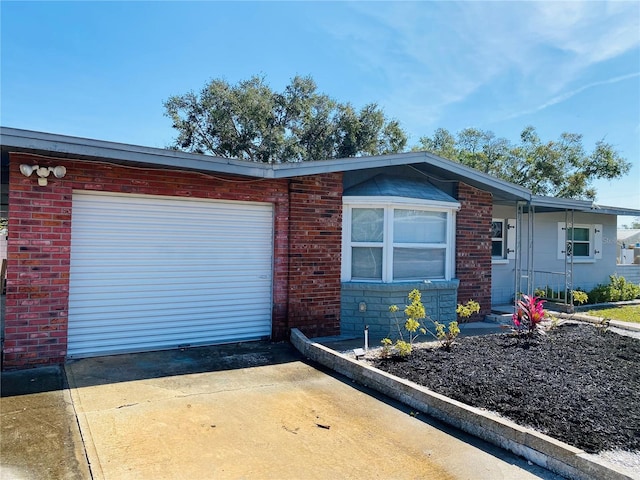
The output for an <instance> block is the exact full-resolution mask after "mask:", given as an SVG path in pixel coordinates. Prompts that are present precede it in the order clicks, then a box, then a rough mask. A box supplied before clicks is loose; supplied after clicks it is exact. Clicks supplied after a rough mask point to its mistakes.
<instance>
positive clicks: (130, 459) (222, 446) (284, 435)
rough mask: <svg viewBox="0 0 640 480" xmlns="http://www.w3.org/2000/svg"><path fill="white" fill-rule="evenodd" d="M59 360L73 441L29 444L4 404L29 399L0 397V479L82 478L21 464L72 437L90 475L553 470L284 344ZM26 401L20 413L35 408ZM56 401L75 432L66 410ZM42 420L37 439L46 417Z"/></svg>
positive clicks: (532, 475) (397, 475) (427, 474)
mask: <svg viewBox="0 0 640 480" xmlns="http://www.w3.org/2000/svg"><path fill="white" fill-rule="evenodd" d="M65 369H66V373H67V377H68V379H69V384H70V393H71V397H72V399H73V407H74V408H75V412H76V414H77V419H78V422H79V425H80V430H81V433H82V440H83V442H81V443H79V442H78V437H77V436H74V435H68V436H67V437H65V438H66V439H67V440H65V441H64V442H62V443H59V442H57V441H56V442H41V443H40V444H38V445H36V446H34V448H29V449H28V448H26V446H27V445H28V442H29V440H28V439H27V438H26V437H24V436H23V435H22V433H21V432H22V429H23V428H24V422H23V421H21V420H20V415H18V416H17V417H15V421H13V423H12V424H11V425H10V426H9V425H7V427H6V429H5V411H6V405H8V404H9V402H10V403H11V404H12V405H13V407H12V408H13V409H14V410H16V411H17V410H19V408H21V407H19V406H18V405H21V404H23V403H21V398H26V397H25V396H15V397H13V396H6V397H4V398H2V412H3V432H2V433H3V440H2V441H3V448H2V450H3V455H2V478H3V479H5V478H89V477H87V476H86V475H88V473H87V471H86V470H83V468H82V466H81V465H78V468H76V469H69V471H63V470H61V471H60V472H59V474H56V475H37V474H36V475H35V476H33V475H32V476H30V474H29V473H28V468H29V466H30V465H31V462H33V461H34V460H37V459H38V458H42V462H44V463H47V462H52V461H54V460H53V459H55V458H57V457H61V460H60V462H64V461H65V460H63V459H72V458H76V459H77V458H78V457H80V458H82V455H78V454H77V448H76V447H78V444H79V445H80V446H81V447H84V449H85V451H86V455H87V457H88V460H89V462H90V470H91V471H90V473H91V475H92V478H94V479H118V480H121V479H124V480H126V479H177V478H185V479H195V478H197V479H209V478H215V479H226V478H230V479H236V478H237V479H240V478H246V479H333V478H340V479H373V478H379V479H388V478H394V479H403V478H407V479H410V478H411V479H415V478H420V479H443V480H444V479H516V480H517V479H541V478H542V479H558V478H560V477H557V476H555V475H553V474H551V473H550V472H548V471H546V470H544V469H542V468H539V467H536V466H532V465H529V464H528V463H527V462H526V461H524V460H522V459H521V458H518V457H516V456H513V455H511V454H508V453H507V452H505V451H503V450H501V449H498V448H496V447H493V446H491V445H489V444H487V443H485V442H482V441H479V440H477V439H475V438H473V437H469V436H467V435H465V434H462V433H461V432H459V431H456V430H454V429H451V428H448V427H445V426H443V425H441V424H440V423H438V422H436V421H434V420H431V419H429V418H427V417H425V416H424V415H423V414H416V413H414V412H412V411H411V410H410V409H409V408H408V407H405V406H403V405H402V404H399V403H396V402H394V401H391V400H390V399H388V398H386V397H383V396H380V395H379V394H377V393H375V392H373V391H370V390H367V389H364V388H361V387H358V386H357V385H356V384H354V383H352V382H351V381H349V380H346V379H345V378H344V377H341V376H338V375H335V374H332V373H331V372H328V371H323V370H322V369H320V367H318V366H316V365H315V364H310V363H308V362H307V361H304V360H303V359H302V358H301V356H300V355H299V354H298V352H296V351H295V349H293V348H292V347H291V346H290V345H289V344H268V343H248V344H242V345H228V346H218V347H207V348H194V349H188V350H183V351H180V350H174V351H166V352H153V353H143V354H136V355H119V356H112V357H101V358H94V359H84V360H78V361H74V362H71V363H69V364H67V365H66V366H65ZM10 375H14V376H17V375H24V373H22V372H16V373H14V374H10ZM4 376H5V375H4V374H3V380H4ZM25 378H28V376H27V377H25ZM14 380H16V379H15V378H14ZM54 390H55V389H54ZM55 391H57V395H58V396H60V395H62V397H64V393H60V390H55ZM62 392H64V390H63V391H62ZM49 393H52V392H49ZM53 403H56V402H53ZM24 405H25V407H24V408H25V410H24V414H23V415H24V416H23V417H22V419H24V418H26V417H27V416H28V415H29V414H32V413H33V412H29V410H30V408H31V407H29V405H28V404H24ZM56 405H57V407H56V406H55V405H52V408H58V410H59V412H58V413H59V416H60V417H61V418H64V419H66V421H67V422H69V427H68V429H69V430H68V431H71V430H73V423H74V418H73V415H71V417H69V415H68V414H69V408H68V406H67V405H61V404H60V403H57V404H56ZM49 418H51V417H49ZM40 427H41V429H40V434H42V435H47V433H46V432H47V429H48V428H49V427H51V425H49V420H47V419H43V420H42V422H41V425H40ZM7 432H12V436H11V437H10V440H9V442H8V443H10V445H9V447H10V448H11V450H12V451H13V452H14V456H12V457H11V458H9V457H7V456H5V451H6V449H7V446H6V445H5V442H6V441H7V440H6V439H7V438H9V437H7V436H6V435H7ZM81 450H82V449H81ZM20 452H22V453H21V454H20ZM80 453H82V451H81V452H80ZM20 455H22V456H21V457H20ZM42 455H48V457H46V458H48V459H49V460H45V457H42ZM9 467H10V469H9ZM85 467H86V465H85ZM5 472H9V474H10V475H14V476H13V477H12V476H8V475H5Z"/></svg>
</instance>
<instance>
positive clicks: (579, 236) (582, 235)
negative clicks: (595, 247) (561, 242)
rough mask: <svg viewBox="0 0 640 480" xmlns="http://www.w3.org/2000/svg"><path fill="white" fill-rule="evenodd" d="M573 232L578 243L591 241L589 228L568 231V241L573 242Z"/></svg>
mask: <svg viewBox="0 0 640 480" xmlns="http://www.w3.org/2000/svg"><path fill="white" fill-rule="evenodd" d="M572 230H573V240H576V241H584V242H588V241H589V229H588V228H569V229H568V230H567V239H568V240H572V238H571V233H572Z"/></svg>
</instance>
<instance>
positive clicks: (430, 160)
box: [273, 152, 531, 201]
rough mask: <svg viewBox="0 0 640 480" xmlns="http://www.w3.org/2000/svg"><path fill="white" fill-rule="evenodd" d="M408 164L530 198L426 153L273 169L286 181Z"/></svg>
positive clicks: (512, 186)
mask: <svg viewBox="0 0 640 480" xmlns="http://www.w3.org/2000/svg"><path fill="white" fill-rule="evenodd" d="M411 164H428V165H431V166H433V167H435V168H438V169H441V170H445V171H447V172H449V173H451V174H453V175H454V176H456V177H458V179H461V180H462V181H464V182H465V183H469V184H470V185H472V186H477V187H480V188H482V189H487V190H489V191H492V190H493V191H501V192H504V193H507V194H510V195H512V196H514V197H516V198H518V199H520V200H525V201H528V200H529V199H530V198H531V192H530V191H529V190H528V189H526V188H524V187H521V186H519V185H516V184H513V183H510V182H507V181H505V180H500V179H498V178H494V177H492V176H491V175H487V174H486V173H482V172H480V171H478V170H475V169H473V168H470V167H467V166H465V165H462V164H461V163H458V162H453V161H451V160H447V159H446V158H442V157H438V156H437V155H433V154H431V153H428V152H407V153H394V154H389V155H376V156H371V157H349V158H338V159H333V160H320V161H314V162H300V163H281V164H277V165H273V169H274V175H275V178H289V177H297V176H303V175H315V174H321V173H333V172H347V171H353V170H364V169H368V168H380V167H389V166H401V165H411Z"/></svg>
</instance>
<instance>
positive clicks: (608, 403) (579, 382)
mask: <svg viewBox="0 0 640 480" xmlns="http://www.w3.org/2000/svg"><path fill="white" fill-rule="evenodd" d="M373 363H374V365H375V366H376V367H377V368H379V369H381V370H384V371H386V372H389V373H391V374H393V375H396V376H398V377H402V378H406V379H408V380H411V381H413V382H415V383H418V384H420V385H423V386H426V387H427V388H429V389H431V390H433V391H435V392H437V393H440V394H443V395H446V396H447V397H450V398H453V399H455V400H458V401H461V402H463V403H466V404H467V405H472V406H474V407H479V408H484V409H487V410H490V411H493V412H497V413H499V414H501V415H503V416H505V417H507V418H509V419H511V420H513V421H515V422H516V423H518V424H519V425H523V426H526V427H532V428H534V429H535V430H537V431H540V432H542V433H545V434H547V435H549V436H551V437H554V438H556V439H558V440H560V441H563V442H565V443H568V444H570V445H573V446H575V447H578V448H581V449H583V450H585V451H586V452H588V453H598V452H601V451H605V450H613V449H621V450H627V451H640V340H637V339H634V338H629V337H626V336H622V335H618V334H616V333H613V332H605V333H601V332H599V331H598V330H597V329H596V328H595V327H593V326H591V325H581V324H565V325H562V326H560V327H558V328H556V329H553V330H551V331H550V332H548V333H547V334H546V335H536V336H535V337H534V338H532V339H531V340H525V339H522V338H516V336H514V335H513V334H506V333H505V334H498V335H486V336H478V337H468V338H462V339H459V340H457V341H456V343H455V344H454V345H453V347H452V348H451V350H450V351H446V350H444V349H442V348H414V352H413V354H412V355H411V357H410V358H409V359H408V360H406V361H403V360H398V359H389V360H381V359H377V360H374V362H373Z"/></svg>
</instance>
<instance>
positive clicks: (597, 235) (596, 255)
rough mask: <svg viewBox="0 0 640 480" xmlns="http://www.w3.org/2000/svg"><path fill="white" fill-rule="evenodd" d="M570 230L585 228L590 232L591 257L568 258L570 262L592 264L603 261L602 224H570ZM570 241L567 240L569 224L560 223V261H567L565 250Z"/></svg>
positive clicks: (558, 256)
mask: <svg viewBox="0 0 640 480" xmlns="http://www.w3.org/2000/svg"><path fill="white" fill-rule="evenodd" d="M568 227H569V228H585V229H588V230H589V255H587V256H575V255H574V256H573V258H572V257H571V256H567V257H566V258H567V259H568V260H571V261H573V263H592V262H595V261H596V260H600V259H602V225H601V224H585V223H574V224H573V225H572V224H571V223H569V224H568ZM568 241H570V239H568V238H567V224H566V223H565V222H558V255H557V258H558V260H564V259H565V249H566V244H567V242H568Z"/></svg>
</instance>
